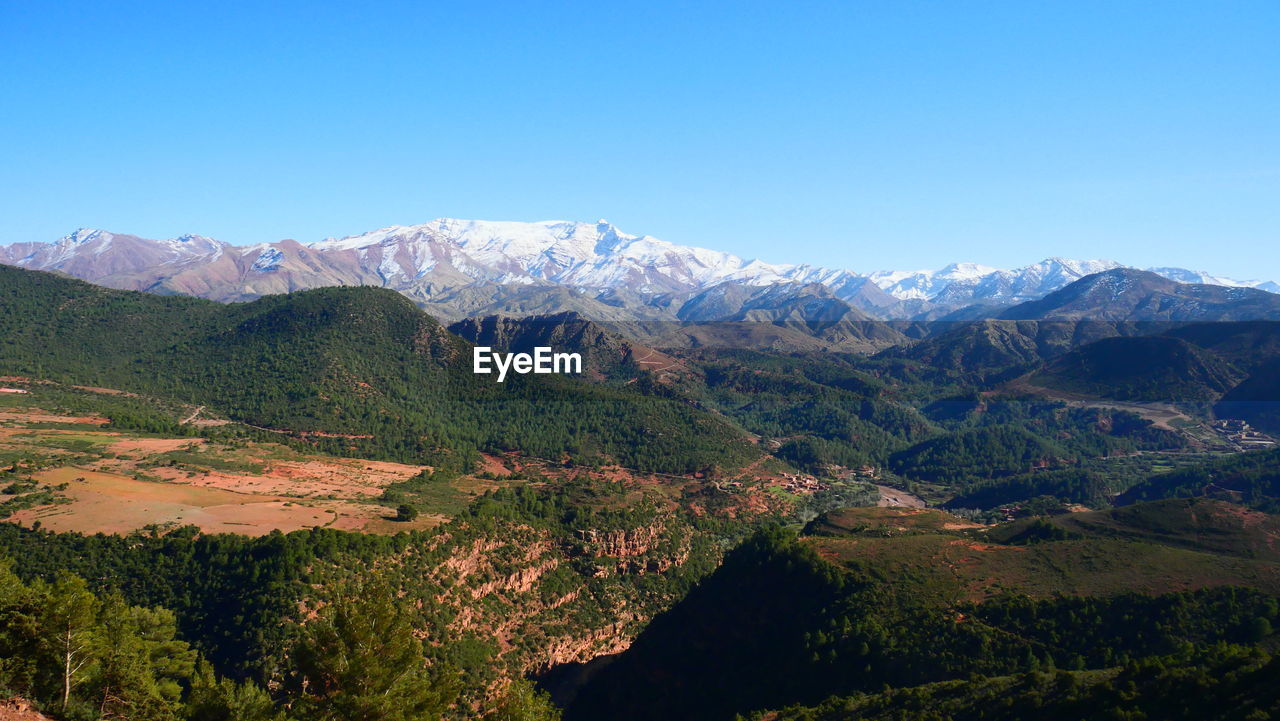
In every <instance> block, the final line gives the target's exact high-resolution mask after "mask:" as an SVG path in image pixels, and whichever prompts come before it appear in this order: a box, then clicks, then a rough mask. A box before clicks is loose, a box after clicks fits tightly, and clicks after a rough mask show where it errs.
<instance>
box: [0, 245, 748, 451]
mask: <svg viewBox="0 0 1280 721" xmlns="http://www.w3.org/2000/svg"><path fill="white" fill-rule="evenodd" d="M0 288H2V289H3V290H2V291H0V299H2V301H3V302H0V335H2V337H3V339H4V340H3V341H0V342H2V343H3V344H4V345H3V353H0V373H5V374H14V375H31V376H35V377H38V378H50V379H55V380H64V381H69V382H76V383H82V384H89V385H99V386H107V387H112V388H121V389H124V390H132V391H141V392H147V393H153V394H156V395H161V396H166V397H170V398H174V399H177V400H181V401H184V402H187V403H194V404H201V405H208V406H209V407H211V408H212V409H215V410H216V411H217V412H220V413H223V414H225V415H226V416H227V417H229V418H232V419H234V420H238V421H242V422H244V423H247V424H252V425H256V426H261V427H264V428H268V429H276V430H282V431H288V432H294V433H297V432H320V433H327V434H343V435H348V436H354V437H353V438H347V439H345V441H346V442H344V443H335V442H332V441H330V442H329V443H328V447H329V448H331V449H337V448H344V447H345V448H347V449H349V450H351V451H352V452H360V453H366V454H371V455H374V456H381V457H386V458H390V459H394V460H404V461H411V462H422V463H428V464H431V465H445V466H452V467H457V468H465V467H468V466H469V465H470V463H472V462H473V460H474V458H475V456H474V454H475V452H476V451H477V450H490V451H499V452H500V451H521V452H524V453H528V454H531V455H536V456H541V457H545V458H550V459H553V460H562V459H564V458H566V457H567V458H569V459H572V460H573V461H575V462H578V463H597V462H601V461H610V462H615V463H619V464H622V465H624V466H627V467H632V468H636V469H640V470H659V471H666V472H673V473H691V472H711V471H714V470H715V469H721V468H727V469H732V468H734V467H737V466H740V465H743V464H744V463H746V462H748V461H750V460H751V459H752V458H753V457H755V455H756V452H755V451H754V450H753V449H752V448H751V447H750V446H749V445H748V444H747V443H746V442H745V441H744V440H743V437H742V434H741V433H740V432H739V431H738V430H736V429H734V428H733V427H732V426H731V425H730V424H728V423H725V422H724V421H723V420H721V419H719V418H717V417H715V416H712V415H708V414H705V413H700V412H698V411H697V410H695V409H692V408H690V407H689V406H688V405H687V404H685V403H680V402H678V401H674V400H671V399H668V398H663V397H659V396H655V395H652V394H646V393H643V392H637V389H630V388H621V389H619V388H609V387H601V386H598V385H593V384H589V383H586V382H583V381H581V380H578V379H575V378H571V377H560V376H534V375H529V376H517V375H514V374H513V376H512V377H510V378H508V379H507V381H506V382H505V383H503V384H498V383H495V382H494V380H493V378H492V377H489V376H482V375H476V374H473V373H472V372H471V359H470V356H469V352H470V351H469V346H468V345H467V344H466V343H465V342H464V341H462V340H461V339H460V338H458V337H456V336H454V335H452V334H450V333H449V332H448V331H446V330H445V329H444V328H442V327H441V326H440V325H439V324H438V323H436V322H435V321H434V320H433V319H431V318H430V317H429V316H427V315H426V314H425V313H423V312H422V311H420V310H418V309H417V308H416V307H415V306H414V305H413V304H412V303H411V302H409V301H408V300H407V299H405V298H404V297H403V296H401V295H399V294H398V293H395V292H393V291H389V290H383V289H375V288H324V289H319V290H315V291H307V292H303V293H295V294H290V295H279V296H268V297H266V298H263V299H261V300H258V301H254V302H252V303H245V304H232V305H228V306H223V305H219V304H216V303H211V302H205V301H197V300H191V299H186V298H169V297H161V296H154V295H148V294H143V293H131V292H125V291H114V290H108V289H104V288H99V287H96V286H91V285H89V284H87V283H83V282H80V281H75V280H69V279H65V278H59V277H56V276H53V275H50V274H46V273H36V272H31V271H23V270H18V269H14V268H9V267H4V268H0Z"/></svg>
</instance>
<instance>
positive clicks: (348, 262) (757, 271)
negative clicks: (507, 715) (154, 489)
mask: <svg viewBox="0 0 1280 721" xmlns="http://www.w3.org/2000/svg"><path fill="white" fill-rule="evenodd" d="M0 262H3V263H7V264H10V265H18V266H22V267H26V268H32V269H37V270H56V271H61V272H65V273H68V274H71V275H75V276H78V277H81V278H84V279H86V280H90V281H92V282H95V283H100V284H102V285H108V286H112V287H118V288H127V289H133V290H148V291H153V292H167V293H183V294H189V295H198V296H202V297H207V298H213V299H216V300H223V301H233V300H246V299H251V298H254V297H257V296H260V295H266V294H269V293H280V292H288V291H293V290H300V289H305V288H312V287H318V286H326V285H380V286H385V287H388V288H393V289H396V290H399V291H401V292H403V293H405V294H406V295H408V296H409V297H411V298H413V299H414V300H416V301H417V302H419V303H420V304H422V305H423V306H424V307H426V308H428V309H429V310H432V311H433V312H436V313H437V314H439V315H442V316H445V317H461V316H464V315H471V314H478V313H493V312H497V313H510V314H515V315H518V314H523V313H527V312H530V311H531V310H532V309H537V311H538V312H547V311H550V310H555V309H557V308H560V309H573V310H578V311H579V312H585V313H587V314H588V315H592V314H594V315H597V316H610V319H614V320H617V319H619V318H626V317H641V318H650V319H675V318H678V317H682V316H684V315H688V313H684V314H682V313H681V310H680V309H681V307H682V305H683V304H684V303H686V302H694V301H696V303H695V305H696V306H697V307H702V308H711V307H717V308H720V307H724V309H725V312H726V316H733V315H735V314H738V313H740V312H741V311H742V310H743V309H742V308H737V307H734V308H730V307H729V306H732V305H733V303H745V302H747V299H748V298H756V299H757V301H758V300H759V299H760V298H764V299H766V300H768V301H769V302H776V303H777V304H779V307H781V306H782V305H787V304H791V305H790V306H788V307H792V306H794V307H818V306H820V305H821V306H823V307H826V306H825V305H823V303H825V301H824V302H823V303H811V304H805V303H800V304H796V303H795V300H796V298H800V297H803V298H813V299H817V298H818V297H819V296H821V297H824V298H831V299H834V300H837V301H839V302H843V303H847V304H848V305H849V306H851V307H853V308H857V309H859V310H860V311H862V312H865V313H867V314H868V315H870V316H872V317H880V318H908V317H937V316H938V315H939V314H941V313H945V312H946V311H947V310H948V309H958V308H961V307H965V306H974V305H979V306H996V307H1006V306H1010V305H1013V304H1016V303H1022V302H1026V301H1030V300H1036V299H1039V298H1043V297H1044V296H1045V295H1047V294H1049V293H1052V292H1053V291H1056V290H1059V289H1061V288H1063V287H1065V286H1067V285H1068V284H1070V283H1072V282H1074V281H1076V280H1079V279H1080V278H1082V277H1085V276H1088V275H1091V274H1094V273H1099V272H1102V271H1106V270H1110V269H1114V268H1120V267H1124V266H1122V265H1121V264H1120V263H1117V262H1115V261H1110V260H1083V261H1082V260H1069V259H1064V258H1049V259H1047V260H1044V261H1041V262H1039V263H1035V264H1032V265H1028V266H1025V267H1022V268H1015V269H1000V268H992V267H988V266H983V265H978V264H975V263H956V264H952V265H949V266H946V267H945V268H942V269H940V270H921V271H876V272H871V273H860V272H856V271H852V270H844V269H837V268H822V267H817V266H812V265H795V264H780V263H769V262H764V261H761V260H751V259H744V258H741V257H738V256H736V255H733V254H731V253H725V252H721V251H715V250H708V249H705V248H696V247H690V246H682V245H676V244H674V243H670V242H667V241H664V240H660V239H658V238H654V237H651V236H647V235H630V234H628V233H624V232H622V231H621V230H619V229H618V228H616V227H615V226H613V225H612V224H610V223H608V222H607V221H604V220H601V221H598V222H596V223H580V222H571V221H543V222H536V223H525V222H495V221H481V220H458V219H452V218H440V219H437V220H433V221H431V222H429V223H424V224H421V225H411V226H390V227H387V228H381V229H379V230H375V231H371V232H368V233H363V234H360V235H354V236H348V237H345V238H329V239H326V240H322V241H319V242H316V243H311V244H309V245H304V244H301V243H298V242H296V241H293V240H284V241H279V242H276V243H264V244H258V245H252V246H234V245H230V244H227V243H223V242H221V241H217V240H213V239H211V238H206V237H203V236H197V235H184V236H181V237H179V238H173V239H168V240H146V239H143V238H138V237H136V236H132V235H121V234H113V233H110V232H107V231H103V230H93V229H81V230H77V231H76V232H74V233H72V234H70V235H68V236H66V237H63V238H61V239H59V240H57V241H54V242H52V243H18V244H14V245H10V246H7V247H6V246H0ZM1151 270H1152V272H1154V273H1157V274H1159V275H1162V276H1164V277H1166V278H1169V279H1171V280H1175V281H1178V282H1184V283H1185V282H1193V283H1208V284H1213V285H1222V286H1230V287H1251V288H1260V289H1263V290H1268V291H1273V292H1274V291H1280V285H1277V284H1276V283H1274V282H1261V281H1237V280H1232V279H1228V278H1222V277H1219V276H1213V275H1209V274H1207V273H1202V272H1199V271H1189V270H1184V269H1181V268H1153V269H1151ZM721 286H725V287H729V286H737V287H741V288H742V289H743V290H744V291H745V292H741V293H739V292H732V293H728V292H723V288H720V287H721ZM764 286H778V288H777V289H775V290H773V291H770V292H769V293H766V294H765V295H763V296H761V295H760V294H758V293H756V292H754V291H750V290H748V289H750V288H757V289H758V288H761V287H764ZM717 288H720V290H718V291H717V293H716V294H715V295H714V296H707V295H706V293H707V292H708V291H711V290H712V289H717ZM781 296H787V298H786V299H784V298H782V297H781ZM713 297H714V299H715V300H714V302H712V298H713ZM824 312H831V311H830V309H829V308H828V309H827V310H826V311H824ZM930 314H932V315H930Z"/></svg>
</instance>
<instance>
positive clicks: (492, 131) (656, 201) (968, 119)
mask: <svg viewBox="0 0 1280 721" xmlns="http://www.w3.org/2000/svg"><path fill="white" fill-rule="evenodd" d="M0 97H2V98H3V101H2V103H0V143H2V145H0V149H2V153H0V242H4V243H7V242H13V241H20V240H53V239H55V238H57V237H59V236H61V235H63V234H65V233H66V232H69V231H70V230H72V229H74V228H76V227H78V226H92V227H102V228H107V229H110V230H114V231H117V232H130V233H135V234H138V235H143V236H148V237H172V236H175V235H178V234H181V233H184V232H196V233H202V234H205V235H211V236H214V237H217V238H221V239H224V240H227V241H230V242H234V243H250V242H258V241H264V240H278V239H280V238H285V237H292V238H296V239H298V240H302V241H313V240H318V239H320V238H323V237H326V236H329V235H347V234H352V233H357V232H361V231H364V230H369V229H373V228H376V227H381V226H385V225H391V224H411V223H418V222H423V221H426V220H429V219H431V218H434V217H438V216H453V217H462V218H485V219H495V220H542V219H551V218H563V219H574V220H588V221H594V220H595V219H597V218H601V217H604V218H608V219H609V220H611V221H612V222H614V223H615V224H617V225H618V226H619V227H621V228H622V229H624V230H626V231H629V232H633V233H648V234H650V235H655V236H658V237H661V238H665V239H667V240H671V241H674V242H679V243H687V244H697V245H704V246H708V247H713V248H718V249H724V250H729V251H733V252H736V253H739V254H742V255H745V256H748V257H762V258H765V259H769V260H774V261H797V262H812V263H821V264H825V265H832V266H841V267H847V268H852V269H854V270H860V271H867V270H874V269H878V268H917V267H919V268H924V267H937V266H941V265H943V264H945V263H947V262H949V261H952V260H971V261H976V262H981V263H987V264H991V265H1005V266H1010V265H1020V264H1025V263H1028V262H1032V261H1035V260H1039V259H1041V258H1044V257H1046V256H1050V255H1063V256H1069V257H1113V258H1115V259H1117V260H1120V261H1122V262H1127V263H1131V264H1135V265H1151V264H1168V265H1181V266H1189V267H1193V268H1199V269H1205V270H1210V271H1214V272H1219V273H1225V274H1230V275H1235V276H1243V277H1268V278H1278V279H1280V2H1277V1H1276V0H1262V1H1259V2H1232V1H1230V0H1224V1H1223V2H1212V1H1210V0H1205V1H1204V2H1196V3H1190V2H1176V1H1166V2H1098V3H1092V2H1078V1H1077V2H1055V3H1049V2H1022V1H1019V2H998V3H997V2H990V3H976V2H929V3H925V2H911V1H910V0H891V1H890V0H886V1H884V2H855V1H853V0H849V1H847V2H839V3H809V2H776V3H753V2H724V3H711V2H701V3H674V2H653V1H651V2H645V3H620V2H619V3H614V2H578V3H552V2H514V3H504V2H487V3H480V2H411V3H377V2H371V3H356V2H344V3H333V4H323V3H314V2H305V3H302V2H299V3H290V2H271V3H260V2H244V3H241V2H190V3H188V2H163V3H161V2H110V3H104V2H85V3H62V2H54V1H52V0H41V1H39V2H34V1H32V2H20V1H18V0H0Z"/></svg>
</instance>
